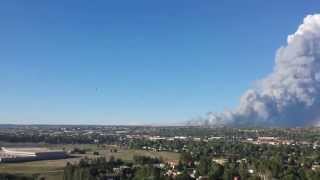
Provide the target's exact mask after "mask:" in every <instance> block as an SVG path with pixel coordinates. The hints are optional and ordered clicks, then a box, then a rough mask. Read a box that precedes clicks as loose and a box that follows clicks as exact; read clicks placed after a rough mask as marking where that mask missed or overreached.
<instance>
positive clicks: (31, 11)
mask: <svg viewBox="0 0 320 180" xmlns="http://www.w3.org/2000/svg"><path fill="white" fill-rule="evenodd" d="M319 9H320V3H319V2H317V1H316V0H310V1H305V0H297V1H292V0H284V1H279V0H243V1H235V0H224V1H212V0H201V1H195V0H193V1H191V0H176V1H173V0H161V1H150V0H135V1H124V0H117V1H102V0H100V1H89V0H88V1H68V2H65V1H43V0H39V1H15V0H10V1H2V2H0V23H1V24H0V39H1V43H0V88H1V90H0V92H1V93H0V100H1V103H0V123H26V124H31V123H42V124H78V123H79V124H167V123H168V124H174V123H181V122H184V121H186V120H189V119H191V118H194V117H197V116H202V115H205V113H206V112H208V111H222V110H223V109H225V108H233V107H235V106H236V105H237V104H238V101H239V97H240V96H241V94H242V93H243V92H244V91H245V90H246V89H247V88H249V87H250V86H252V85H253V84H254V81H256V80H258V79H260V78H262V77H264V76H265V75H266V74H268V73H269V72H270V71H271V70H272V68H273V64H274V55H275V51H276V50H277V49H278V48H279V47H280V46H281V45H283V44H285V42H286V37H287V35H288V34H289V33H293V32H294V31H295V30H296V28H297V26H298V25H299V24H300V23H301V22H302V20H303V18H304V16H305V15H307V14H313V13H317V12H319Z"/></svg>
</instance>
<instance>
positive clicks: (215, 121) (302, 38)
mask: <svg viewBox="0 0 320 180" xmlns="http://www.w3.org/2000/svg"><path fill="white" fill-rule="evenodd" d="M205 122H206V123H208V124H210V125H219V126H277V127H295V126H313V125H319V124H320V123H319V122H320V14H315V15H308V16H306V17H305V19H304V21H303V24H301V25H300V26H299V28H298V30H297V31H296V32H295V33H294V34H292V35H289V36H288V38H287V44H286V45H285V46H283V47H280V48H279V49H278V51H277V52H276V57H275V67H274V69H273V71H272V72H271V73H270V74H269V75H268V76H266V77H265V78H264V79H262V80H260V81H258V83H257V85H256V87H254V88H252V89H249V90H247V91H246V92H245V93H244V94H243V95H242V97H241V99H240V105H239V106H238V107H237V108H236V109H234V110H232V111H225V112H222V113H209V116H208V118H207V120H206V121H205Z"/></svg>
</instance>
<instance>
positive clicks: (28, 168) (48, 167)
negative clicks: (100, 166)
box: [0, 144, 179, 180]
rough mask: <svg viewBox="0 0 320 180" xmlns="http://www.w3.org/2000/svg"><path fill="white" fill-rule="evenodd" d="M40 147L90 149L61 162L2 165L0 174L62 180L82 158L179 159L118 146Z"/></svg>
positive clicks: (159, 153) (163, 153) (169, 153)
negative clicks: (64, 173) (70, 168)
mask: <svg viewBox="0 0 320 180" xmlns="http://www.w3.org/2000/svg"><path fill="white" fill-rule="evenodd" d="M20 147H21V146H20ZM40 147H47V148H50V149H65V150H70V149H73V148H75V147H77V148H81V149H88V151H87V153H86V154H83V155H80V154H79V155H76V156H77V157H73V158H68V159H59V160H44V161H31V162H23V163H0V173H13V174H25V175H33V174H40V175H41V176H44V177H46V179H49V180H50V179H57V180H58V179H62V172H63V168H64V167H65V166H66V164H67V163H68V162H69V163H76V162H78V161H79V160H80V159H81V158H82V157H85V156H86V157H89V158H94V157H101V156H102V157H106V158H107V159H109V158H110V157H111V156H114V157H115V158H119V159H122V160H124V161H131V160H132V159H133V157H134V156H136V155H138V156H150V157H158V158H162V159H163V160H177V159H179V154H178V153H172V152H151V151H145V150H132V149H121V148H119V147H117V146H97V145H93V144H83V145H73V144H67V145H45V144H44V145H40ZM111 149H117V150H118V151H117V152H110V150H111ZM94 151H97V152H99V154H100V155H99V156H95V155H93V152H94Z"/></svg>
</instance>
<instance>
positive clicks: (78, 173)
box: [63, 156, 163, 180]
mask: <svg viewBox="0 0 320 180" xmlns="http://www.w3.org/2000/svg"><path fill="white" fill-rule="evenodd" d="M159 162H160V160H159V159H157V158H152V157H144V156H135V157H134V159H133V162H124V161H122V160H120V159H114V158H113V157H111V158H110V159H109V160H106V159H105V158H104V157H99V158H96V159H87V158H84V159H81V160H80V161H79V163H78V164H75V165H74V164H67V166H66V167H65V169H64V174H63V179H64V180H105V179H114V180H129V179H134V180H143V179H148V178H149V179H150V178H151V179H154V180H157V179H159V180H160V179H161V178H162V177H163V175H162V174H163V172H161V170H160V168H157V167H154V164H155V163H159Z"/></svg>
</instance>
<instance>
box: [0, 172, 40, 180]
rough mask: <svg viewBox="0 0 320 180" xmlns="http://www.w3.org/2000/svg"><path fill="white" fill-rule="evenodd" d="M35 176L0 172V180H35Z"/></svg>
mask: <svg viewBox="0 0 320 180" xmlns="http://www.w3.org/2000/svg"><path fill="white" fill-rule="evenodd" d="M36 179H37V177H36V176H34V177H33V176H32V177H30V176H23V175H15V174H6V173H0V180H36Z"/></svg>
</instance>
